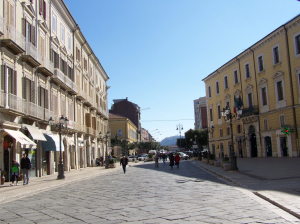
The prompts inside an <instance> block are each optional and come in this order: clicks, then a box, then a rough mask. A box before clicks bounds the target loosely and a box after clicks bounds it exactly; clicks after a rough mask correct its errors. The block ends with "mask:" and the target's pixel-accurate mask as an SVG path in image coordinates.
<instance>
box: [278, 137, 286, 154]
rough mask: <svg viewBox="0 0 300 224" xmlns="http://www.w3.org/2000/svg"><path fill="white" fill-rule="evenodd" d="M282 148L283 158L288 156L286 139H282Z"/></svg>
mask: <svg viewBox="0 0 300 224" xmlns="http://www.w3.org/2000/svg"><path fill="white" fill-rule="evenodd" d="M280 147H281V150H282V156H288V148H287V147H286V137H280Z"/></svg>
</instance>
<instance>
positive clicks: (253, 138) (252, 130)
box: [249, 125, 257, 157]
mask: <svg viewBox="0 0 300 224" xmlns="http://www.w3.org/2000/svg"><path fill="white" fill-rule="evenodd" d="M249 134H250V147H251V150H250V151H251V157H257V145H256V135H255V128H254V126H253V125H251V126H250V127H249Z"/></svg>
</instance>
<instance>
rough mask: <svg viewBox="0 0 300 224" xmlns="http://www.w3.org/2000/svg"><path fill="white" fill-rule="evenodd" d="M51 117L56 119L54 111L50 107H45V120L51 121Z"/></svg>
mask: <svg viewBox="0 0 300 224" xmlns="http://www.w3.org/2000/svg"><path fill="white" fill-rule="evenodd" d="M50 117H52V119H54V117H55V116H54V112H53V111H50V110H49V109H45V117H44V120H45V121H49V119H50Z"/></svg>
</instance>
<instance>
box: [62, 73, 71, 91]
mask: <svg viewBox="0 0 300 224" xmlns="http://www.w3.org/2000/svg"><path fill="white" fill-rule="evenodd" d="M64 78H65V84H66V85H67V86H68V87H69V88H70V89H72V88H73V81H72V80H71V79H70V78H69V77H68V76H66V75H65V77H64Z"/></svg>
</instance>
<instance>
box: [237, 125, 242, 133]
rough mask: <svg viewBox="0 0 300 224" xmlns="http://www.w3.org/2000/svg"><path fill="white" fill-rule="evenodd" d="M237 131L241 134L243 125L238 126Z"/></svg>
mask: <svg viewBox="0 0 300 224" xmlns="http://www.w3.org/2000/svg"><path fill="white" fill-rule="evenodd" d="M236 129H237V130H236V131H237V133H241V125H240V124H238V125H237V126H236Z"/></svg>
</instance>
